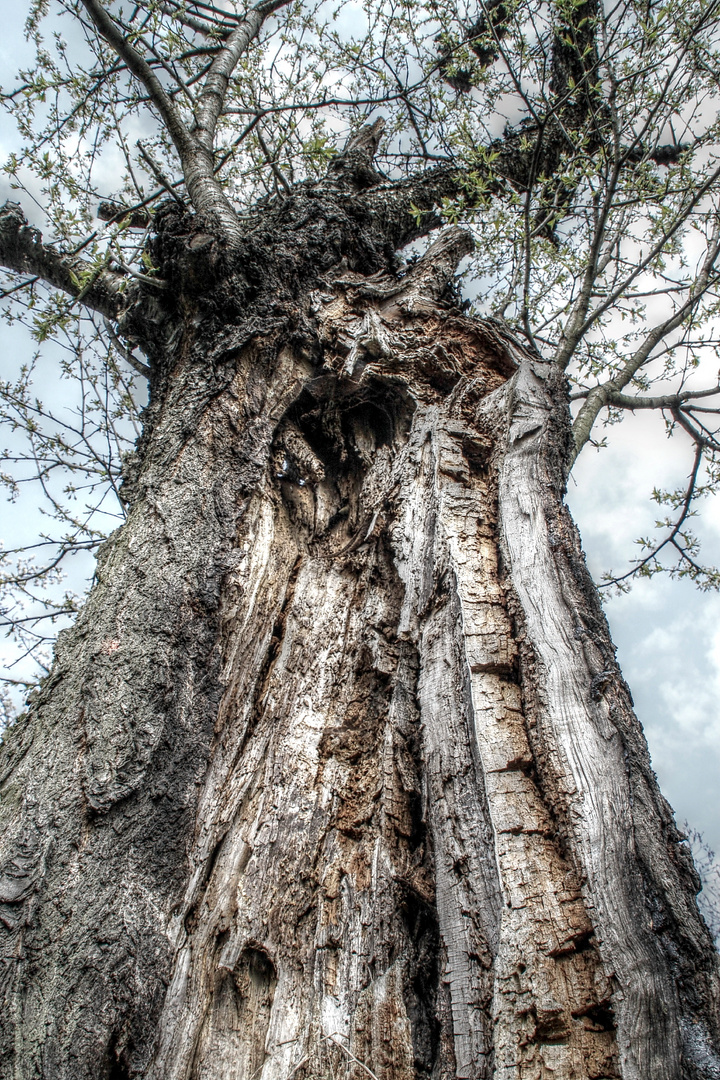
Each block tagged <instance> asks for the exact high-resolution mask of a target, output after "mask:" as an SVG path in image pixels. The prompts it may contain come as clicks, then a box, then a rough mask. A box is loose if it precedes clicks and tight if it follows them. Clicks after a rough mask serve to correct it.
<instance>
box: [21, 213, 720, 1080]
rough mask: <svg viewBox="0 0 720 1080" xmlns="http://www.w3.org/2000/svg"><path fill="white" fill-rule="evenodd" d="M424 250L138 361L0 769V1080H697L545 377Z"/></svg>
mask: <svg viewBox="0 0 720 1080" xmlns="http://www.w3.org/2000/svg"><path fill="white" fill-rule="evenodd" d="M448 235H449V240H448V239H447V238H446V239H445V240H442V239H441V241H440V242H439V244H438V245H436V246H435V248H434V249H433V250H432V251H431V253H430V254H429V255H428V256H427V257H426V258H425V259H424V260H422V261H421V263H419V264H418V265H417V266H416V267H415V268H414V270H413V271H412V272H411V273H409V274H408V275H407V277H406V278H405V279H403V280H401V281H399V282H398V281H397V280H396V279H392V278H390V277H382V276H378V275H377V274H376V275H375V276H373V277H368V276H367V275H365V276H363V275H361V274H360V273H359V272H352V271H345V272H344V276H343V274H341V273H340V272H339V271H337V272H335V274H334V276H333V275H327V276H326V277H325V278H324V279H322V280H321V279H320V278H317V280H316V283H315V291H314V292H313V293H312V294H311V295H310V296H309V298H306V301H305V308H304V311H303V312H302V318H303V319H304V324H303V325H305V327H306V329H305V331H304V334H305V336H304V337H303V335H301V334H299V333H298V334H293V333H290V332H289V331H288V330H287V328H286V326H285V324H283V325H284V327H285V328H283V329H275V330H273V329H272V328H270V329H268V328H267V325H265V328H264V329H263V330H262V332H260V331H258V332H257V333H255V334H253V335H249V336H246V338H245V339H244V340H242V341H240V342H239V343H238V341H237V339H236V338H233V336H232V334H230V333H226V334H223V333H222V332H221V331H220V330H218V322H217V319H215V320H214V321H213V319H211V318H210V317H209V316H208V318H207V319H206V320H205V321H203V319H200V318H198V311H197V309H196V310H195V311H193V312H189V313H187V314H186V316H185V322H184V323H183V324H182V326H181V332H179V331H178V332H176V333H173V334H170V335H167V336H166V338H165V339H164V342H165V344H164V345H163V360H162V364H160V363H158V364H157V365H156V368H157V370H158V371H159V372H160V374H158V375H156V385H155V388H154V397H153V405H152V407H151V409H150V412H149V416H148V423H147V430H146V434H145V436H144V441H143V444H142V446H141V448H140V453H139V460H138V463H137V465H136V468H135V475H133V477H132V478H131V479H129V481H128V492H129V497H131V499H132V508H131V510H130V513H129V517H128V520H127V523H126V524H125V525H124V526H123V528H122V529H120V530H119V531H118V533H116V534H115V536H114V537H113V538H112V539H111V540H110V541H109V542H108V544H107V545H106V548H105V550H104V552H103V554H102V557H101V559H100V560H99V564H98V571H97V581H96V583H95V586H94V588H93V591H92V593H91V595H90V598H89V600H88V602H87V604H86V607H85V609H84V611H83V613H82V614H81V616H80V617H79V619H78V621H77V624H76V625H75V626H74V628H73V629H72V630H70V631H66V632H64V633H63V634H62V635H61V637H60V640H59V642H58V648H57V661H56V664H55V667H54V669H53V672H52V674H51V676H50V677H49V679H48V680H47V681H46V682H45V685H44V686H43V688H42V689H41V691H40V692H39V693H38V694H37V696H36V697H35V699H34V700H33V702H32V705H31V709H30V712H29V713H28V714H27V715H26V716H25V717H24V718H22V719H21V720H19V721H18V722H17V723H16V725H15V726H14V727H13V729H12V730H11V731H10V732H9V733H8V734H7V735H6V738H5V743H4V746H3V758H2V765H3V768H2V774H1V782H2V789H1V790H2V800H3V801H2V812H1V813H2V829H3V862H2V865H3V867H4V871H3V875H2V878H1V879H0V901H2V903H1V904H0V931H1V932H2V937H3V966H2V969H1V970H2V988H3V994H4V999H5V1008H4V1012H3V1019H2V1032H3V1041H2V1047H1V1050H2V1058H1V1059H0V1060H1V1061H2V1065H1V1066H0V1075H1V1076H2V1077H3V1080H9V1078H10V1077H12V1078H13V1080H21V1078H22V1080H30V1078H39V1077H43V1078H47V1080H55V1078H57V1080H71V1078H72V1080H127V1078H129V1077H138V1076H140V1077H144V1078H146V1080H230V1078H233V1080H235V1078H242V1080H291V1078H293V1080H319V1078H321V1077H323V1078H324V1077H328V1078H329V1077H343V1078H345V1077H351V1078H352V1080H361V1078H362V1077H363V1076H365V1077H367V1076H371V1077H375V1078H376V1080H411V1078H416V1077H417V1078H420V1077H428V1078H430V1077H432V1078H433V1080H450V1078H453V1077H457V1078H462V1080H470V1078H473V1080H475V1078H478V1080H479V1078H488V1080H489V1078H491V1077H492V1078H495V1080H511V1078H512V1080H540V1078H550V1077H552V1078H553V1080H570V1078H594V1080H601V1078H605V1080H609V1078H611V1077H622V1078H624V1080H679V1078H683V1080H690V1078H692V1080H701V1078H702V1080H705V1078H713V1077H720V1056H719V1054H718V1027H719V1017H718V1002H719V1001H720V996H719V992H718V991H719V987H718V969H717V962H716V954H715V953H714V950H713V947H712V942H711V939H710V936H709V934H708V931H707V929H706V928H705V926H704V924H703V922H702V920H701V919H700V917H699V915H698V913H697V909H696V906H695V892H696V891H697V888H698V881H697V877H696V875H695V872H694V870H693V868H692V864H691V861H690V857H689V855H688V853H687V850H686V847H685V845H684V844H683V843H682V838H681V836H680V835H679V834H678V832H677V830H676V828H675V825H674V823H673V819H672V815H671V812H670V810H669V808H668V806H667V804H666V803H665V801H664V799H663V798H662V796H661V795H660V793H659V791H658V789H657V785H656V782H655V778H654V776H653V773H652V771H651V768H650V763H649V758H648V754H647V749H646V745H645V741H644V737H643V735H642V731H641V729H640V726H639V724H638V723H637V721H636V719H635V718H634V716H633V714H632V710H631V702H630V696H629V693H628V691H627V688H626V686H625V684H624V682H623V680H622V677H621V675H620V673H619V671H618V668H617V665H616V662H615V657H614V651H613V648H612V645H611V643H610V639H609V636H608V630H607V626H606V623H605V620H604V617H603V614H602V611H601V609H600V606H599V602H598V598H597V593H596V591H595V589H594V587H593V585H592V582H591V580H590V578H589V576H588V573H587V570H586V568H585V565H584V562H583V558H582V553H581V550H580V545H579V539H578V536H577V533H576V531H575V528H574V526H573V524H572V522H571V520H570V518H569V515H568V513H567V510H566V509H565V508H564V506H563V504H562V497H563V491H564V476H565V468H566V462H567V456H568V448H569V435H568V425H567V397H566V388H565V385H564V382H563V380H562V379H560V378H559V377H558V376H557V374H556V373H554V372H553V371H552V370H551V369H550V368H549V366H548V365H546V364H544V363H542V362H541V361H540V360H539V359H538V358H536V357H532V356H530V355H528V354H527V353H525V352H523V350H522V349H521V348H520V347H519V346H518V345H517V344H516V343H514V342H513V341H512V340H511V339H510V338H509V337H508V336H507V335H506V334H504V333H503V332H501V331H500V329H499V328H498V327H497V326H496V325H495V324H493V323H490V322H480V321H477V320H472V319H469V318H466V317H464V316H463V315H461V314H460V312H459V311H458V310H457V309H455V308H453V307H452V305H450V304H448V303H443V302H442V301H441V300H440V299H439V297H440V295H441V293H442V290H443V288H444V285H445V282H446V280H447V278H448V276H449V271H448V269H447V265H446V264H448V259H449V262H450V263H452V262H453V259H454V258H457V246H458V243H459V241H458V237H457V234H456V233H455V232H453V231H451V233H450V234H448ZM453 244H454V245H455V247H454V249H453V252H454V254H453V252H451V255H450V256H448V251H449V249H450V248H453ZM446 256H447V258H446ZM451 256H452V257H451ZM258 325H259V324H258ZM307 325H310V326H311V327H312V335H314V337H312V342H311V344H310V345H308V336H307ZM312 335H311V336H312Z"/></svg>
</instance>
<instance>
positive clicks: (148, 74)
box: [82, 0, 191, 162]
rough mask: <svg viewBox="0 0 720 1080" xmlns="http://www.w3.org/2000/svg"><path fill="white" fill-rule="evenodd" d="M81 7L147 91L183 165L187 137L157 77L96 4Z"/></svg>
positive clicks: (89, 1)
mask: <svg viewBox="0 0 720 1080" xmlns="http://www.w3.org/2000/svg"><path fill="white" fill-rule="evenodd" d="M82 4H83V7H84V8H85V10H86V11H87V13H88V15H89V16H90V18H91V19H92V21H93V23H94V24H95V26H96V28H97V30H98V33H100V34H101V35H102V36H103V37H104V38H105V40H106V41H107V43H108V45H110V47H111V48H112V49H114V50H115V52H116V53H117V55H118V56H119V57H120V59H121V60H124V61H125V63H126V64H127V66H128V68H129V70H130V71H131V72H132V74H133V75H134V76H135V78H136V79H139V80H140V82H141V83H142V84H143V86H144V87H145V89H146V90H147V92H148V94H149V96H150V99H151V101H152V103H153V104H154V105H155V107H156V108H157V110H158V112H159V113H160V116H161V118H162V121H163V123H164V125H165V127H166V129H167V132H168V134H169V135H170V137H171V139H172V141H173V143H174V145H175V149H176V150H177V152H178V154H179V155H180V160H181V161H183V162H184V160H185V157H186V156H187V154H188V153H189V151H190V149H191V143H190V133H189V132H188V130H187V128H186V127H185V124H184V123H183V121H182V118H181V116H180V113H179V112H178V111H177V109H176V107H175V103H174V102H173V101H172V99H171V98H170V97H168V95H167V94H166V92H165V89H164V87H163V85H162V83H161V82H160V80H159V79H158V77H157V75H156V74H155V72H154V71H153V70H152V68H151V67H150V65H149V64H148V62H147V61H146V60H145V59H144V58H143V57H142V56H141V55H140V53H139V52H138V51H137V49H135V48H134V47H133V46H132V45H131V44H130V42H129V41H128V39H127V38H126V37H125V35H124V34H123V32H122V31H121V30H120V29H119V28H118V27H117V25H116V24H115V22H114V20H113V19H112V18H111V17H110V16H109V15H108V13H107V11H105V8H104V7H103V6H102V4H100V2H99V0H82Z"/></svg>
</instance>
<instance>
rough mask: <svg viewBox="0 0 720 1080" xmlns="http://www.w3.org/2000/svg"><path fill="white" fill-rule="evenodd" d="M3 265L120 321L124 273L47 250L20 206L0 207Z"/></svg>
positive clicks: (0, 237) (1, 260) (40, 236)
mask: <svg viewBox="0 0 720 1080" xmlns="http://www.w3.org/2000/svg"><path fill="white" fill-rule="evenodd" d="M0 263H2V265H3V266H5V267H7V269H8V270H14V271H15V272H16V273H19V274H32V275H33V276H35V277H39V278H42V279H43V280H44V281H46V282H47V283H48V285H51V286H53V288H56V289H62V290H63V292H66V293H69V295H70V296H73V297H75V299H76V300H80V301H82V303H83V304H85V306H86V307H89V308H92V309H93V310H94V311H99V312H100V313H101V314H102V315H105V316H107V317H108V318H111V319H115V318H117V314H118V312H119V310H120V308H121V307H122V302H123V295H122V285H123V283H124V282H125V281H126V278H125V275H124V274H117V273H114V272H113V271H110V270H107V269H96V268H95V267H93V266H92V265H91V264H90V263H88V262H86V261H85V260H84V259H79V258H77V256H73V255H63V254H61V253H60V252H57V251H55V250H54V249H53V248H50V247H46V246H45V245H44V244H43V242H42V234H41V233H40V232H39V231H38V230H37V229H35V228H33V227H32V226H31V225H29V224H28V222H27V219H26V217H25V215H24V214H23V212H22V208H21V207H20V206H19V205H18V204H17V203H11V202H6V203H5V205H4V206H3V207H0Z"/></svg>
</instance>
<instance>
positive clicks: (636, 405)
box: [607, 386, 720, 411]
mask: <svg viewBox="0 0 720 1080" xmlns="http://www.w3.org/2000/svg"><path fill="white" fill-rule="evenodd" d="M714 394H720V386H714V387H713V388H712V390H685V391H684V393H682V394H661V395H659V396H657V397H631V396H630V395H629V394H619V393H611V394H609V395H608V399H607V404H608V405H612V406H614V407H615V408H618V409H630V410H631V411H634V410H635V409H679V408H680V407H681V406H682V405H684V404H685V402H686V401H691V400H693V399H697V398H707V397H712V396H713V395H714Z"/></svg>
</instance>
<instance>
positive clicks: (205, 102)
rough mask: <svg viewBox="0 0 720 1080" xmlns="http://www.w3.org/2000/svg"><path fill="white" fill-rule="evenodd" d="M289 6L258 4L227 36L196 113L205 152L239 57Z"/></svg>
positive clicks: (274, 1) (271, 1)
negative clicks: (270, 20) (275, 14)
mask: <svg viewBox="0 0 720 1080" xmlns="http://www.w3.org/2000/svg"><path fill="white" fill-rule="evenodd" d="M289 2H290V0H261V3H259V4H256V5H255V7H253V8H251V9H250V11H249V12H248V14H247V15H246V16H245V19H244V20H243V21H242V23H240V25H239V26H238V27H237V29H235V30H233V32H232V33H231V34H230V35H229V36H228V38H227V40H226V42H225V44H224V45H223V48H222V50H221V52H219V53H218V55H217V56H216V57H215V59H214V60H213V62H212V64H211V65H210V70H209V71H208V73H207V75H206V77H205V84H204V86H203V88H202V91H201V93H200V95H199V99H198V106H197V109H196V110H195V123H196V136H197V140H198V142H199V143H200V144H201V145H202V146H203V147H204V148H205V150H206V151H208V152H210V153H211V152H212V149H213V145H214V142H215V129H216V128H217V122H218V118H219V116H220V113H221V111H222V107H223V105H224V103H225V95H226V94H227V88H228V84H229V82H230V76H231V75H232V73H233V71H234V70H235V67H236V66H237V63H238V61H239V59H240V57H241V56H242V55H243V53H244V52H245V51H246V50H247V48H248V45H249V44H250V42H251V41H252V40H253V39H254V38H255V37H256V36H257V35H258V33H259V32H260V28H261V26H262V24H263V23H264V21H265V19H266V18H267V17H268V15H272V14H273V12H275V11H278V10H279V9H280V8H281V7H284V6H285V5H286V4H288V3H289Z"/></svg>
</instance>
